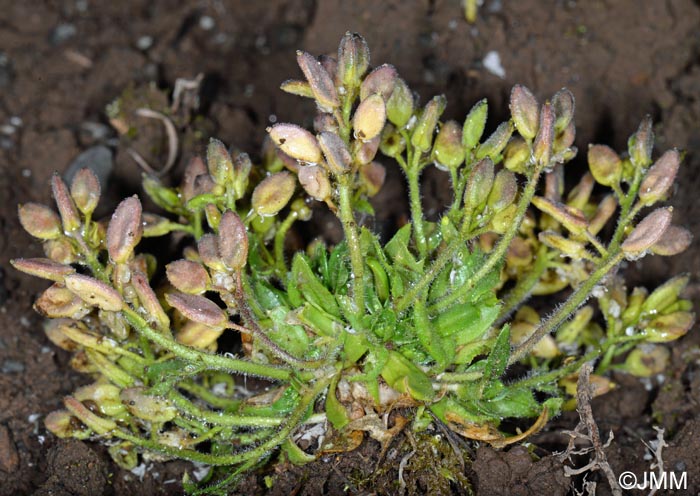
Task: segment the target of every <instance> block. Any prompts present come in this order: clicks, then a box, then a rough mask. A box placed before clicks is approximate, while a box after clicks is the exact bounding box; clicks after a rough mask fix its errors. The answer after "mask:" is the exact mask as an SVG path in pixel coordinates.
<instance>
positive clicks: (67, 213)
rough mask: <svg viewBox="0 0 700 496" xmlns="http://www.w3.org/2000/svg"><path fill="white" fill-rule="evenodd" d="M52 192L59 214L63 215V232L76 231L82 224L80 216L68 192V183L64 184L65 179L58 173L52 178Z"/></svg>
mask: <svg viewBox="0 0 700 496" xmlns="http://www.w3.org/2000/svg"><path fill="white" fill-rule="evenodd" d="M51 190H52V192H53V198H54V200H55V201H56V206H57V207H58V212H59V213H60V214H61V221H62V222H63V230H64V231H66V232H72V231H75V230H76V229H78V228H79V227H80V224H81V222H80V214H79V213H78V209H77V208H76V206H75V203H73V198H71V196H70V193H69V192H68V186H66V183H65V182H63V179H61V176H59V175H58V173H57V172H54V174H53V177H51Z"/></svg>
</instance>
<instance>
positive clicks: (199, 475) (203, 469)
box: [192, 462, 211, 482]
mask: <svg viewBox="0 0 700 496" xmlns="http://www.w3.org/2000/svg"><path fill="white" fill-rule="evenodd" d="M192 464H193V465H194V466H195V470H194V471H193V472H192V476H193V477H194V478H195V479H197V482H199V481H201V480H202V479H204V478H205V477H206V476H207V475H209V470H211V466H209V465H206V464H204V463H198V462H192Z"/></svg>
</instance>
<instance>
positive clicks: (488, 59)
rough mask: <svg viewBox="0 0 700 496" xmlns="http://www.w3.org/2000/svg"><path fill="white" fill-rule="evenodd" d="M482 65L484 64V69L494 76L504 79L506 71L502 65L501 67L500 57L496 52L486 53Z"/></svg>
mask: <svg viewBox="0 0 700 496" xmlns="http://www.w3.org/2000/svg"><path fill="white" fill-rule="evenodd" d="M482 63H483V64H484V69H486V70H487V71H489V72H490V73H491V74H493V75H494V76H498V77H499V78H501V79H504V78H505V77H506V70H505V69H504V68H503V65H501V56H500V55H499V54H498V52H497V51H495V50H491V51H490V52H488V53H487V54H486V56H485V57H484V60H483V61H482Z"/></svg>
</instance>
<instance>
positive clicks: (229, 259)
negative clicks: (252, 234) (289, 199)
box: [202, 202, 286, 272]
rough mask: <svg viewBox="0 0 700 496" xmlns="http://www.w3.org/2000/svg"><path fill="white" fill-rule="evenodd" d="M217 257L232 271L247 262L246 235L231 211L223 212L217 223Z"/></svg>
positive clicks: (240, 223)
mask: <svg viewBox="0 0 700 496" xmlns="http://www.w3.org/2000/svg"><path fill="white" fill-rule="evenodd" d="M285 203H286V202H285ZM219 256H220V257H221V261H222V262H224V263H225V264H226V266H227V267H229V268H231V269H233V270H241V269H242V268H243V267H245V264H246V262H247V261H248V233H247V232H246V228H245V224H243V221H242V220H241V218H240V217H239V216H238V214H237V213H235V212H233V211H231V210H227V211H226V212H224V215H223V216H222V217H221V222H220V223H219ZM202 270H204V268H203V267H202ZM205 272H206V271H205Z"/></svg>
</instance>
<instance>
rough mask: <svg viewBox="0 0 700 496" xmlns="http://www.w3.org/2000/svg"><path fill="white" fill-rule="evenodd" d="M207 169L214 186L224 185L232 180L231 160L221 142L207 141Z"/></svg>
mask: <svg viewBox="0 0 700 496" xmlns="http://www.w3.org/2000/svg"><path fill="white" fill-rule="evenodd" d="M207 167H208V168H209V174H211V177H212V178H213V179H214V182H215V183H216V184H221V185H224V184H226V183H228V182H230V181H231V180H232V179H233V160H231V155H230V154H229V152H228V150H227V149H226V145H224V144H223V143H222V142H221V141H219V140H218V139H215V138H211V139H210V140H209V146H207Z"/></svg>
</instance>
